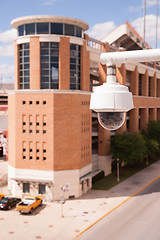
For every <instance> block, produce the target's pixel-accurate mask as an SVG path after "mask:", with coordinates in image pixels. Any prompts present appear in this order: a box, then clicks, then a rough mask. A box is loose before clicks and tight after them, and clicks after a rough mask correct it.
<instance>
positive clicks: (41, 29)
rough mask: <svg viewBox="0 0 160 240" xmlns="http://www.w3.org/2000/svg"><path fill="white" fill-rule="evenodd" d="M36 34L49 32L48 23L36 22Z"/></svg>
mask: <svg viewBox="0 0 160 240" xmlns="http://www.w3.org/2000/svg"><path fill="white" fill-rule="evenodd" d="M37 34H49V23H46V22H45V23H37Z"/></svg>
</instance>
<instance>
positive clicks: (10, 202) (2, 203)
mask: <svg viewBox="0 0 160 240" xmlns="http://www.w3.org/2000/svg"><path fill="white" fill-rule="evenodd" d="M20 201H21V198H15V197H3V198H2V199H1V200H0V209H4V210H9V209H11V208H13V207H15V206H16V204H17V203H19V202H20Z"/></svg>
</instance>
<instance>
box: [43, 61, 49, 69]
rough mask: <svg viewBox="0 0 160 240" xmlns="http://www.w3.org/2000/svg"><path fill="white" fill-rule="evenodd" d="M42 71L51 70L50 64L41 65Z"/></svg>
mask: <svg viewBox="0 0 160 240" xmlns="http://www.w3.org/2000/svg"><path fill="white" fill-rule="evenodd" d="M41 69H49V62H48V63H43V64H41Z"/></svg>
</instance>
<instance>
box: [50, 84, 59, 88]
mask: <svg viewBox="0 0 160 240" xmlns="http://www.w3.org/2000/svg"><path fill="white" fill-rule="evenodd" d="M58 88H59V84H58V83H51V89H58Z"/></svg>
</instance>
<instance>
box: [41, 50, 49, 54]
mask: <svg viewBox="0 0 160 240" xmlns="http://www.w3.org/2000/svg"><path fill="white" fill-rule="evenodd" d="M41 55H49V49H41Z"/></svg>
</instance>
